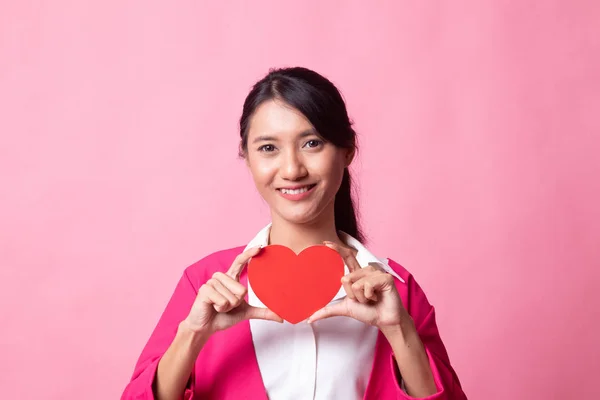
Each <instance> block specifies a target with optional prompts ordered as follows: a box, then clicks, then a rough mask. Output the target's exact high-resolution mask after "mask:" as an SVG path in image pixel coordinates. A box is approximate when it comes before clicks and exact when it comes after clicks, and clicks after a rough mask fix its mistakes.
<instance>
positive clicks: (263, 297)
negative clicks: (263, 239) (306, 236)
mask: <svg viewBox="0 0 600 400" xmlns="http://www.w3.org/2000/svg"><path fill="white" fill-rule="evenodd" d="M343 276H344V260H343V259H342V257H341V256H340V255H339V253H338V252H337V251H335V250H332V249H330V248H329V247H327V246H311V247H308V248H306V249H304V250H303V251H302V252H301V253H300V254H298V255H296V253H294V252H293V251H292V250H291V249H290V248H288V247H286V246H281V245H269V246H266V247H264V248H263V249H262V251H261V252H260V253H258V255H256V256H254V257H252V259H251V260H250V262H249V264H248V281H249V282H250V285H251V287H252V290H253V291H254V293H255V294H256V297H258V298H259V300H260V301H262V303H263V304H264V305H265V306H267V307H268V308H270V309H271V310H272V311H273V312H275V313H276V314H277V315H279V316H280V317H281V318H283V319H284V320H286V321H288V322H290V323H292V324H297V323H298V322H300V321H303V320H305V319H306V318H308V317H310V316H311V315H312V314H314V313H315V312H316V311H318V310H320V309H321V308H323V307H325V306H326V305H327V304H329V302H330V301H331V300H333V298H334V297H335V295H336V294H337V293H338V291H339V290H340V287H341V285H342V284H341V281H340V280H341V279H342V277H343Z"/></svg>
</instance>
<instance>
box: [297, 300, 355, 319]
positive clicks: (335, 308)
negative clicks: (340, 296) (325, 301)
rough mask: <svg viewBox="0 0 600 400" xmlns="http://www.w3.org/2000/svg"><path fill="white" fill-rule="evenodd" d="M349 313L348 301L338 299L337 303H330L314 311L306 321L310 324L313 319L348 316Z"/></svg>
mask: <svg viewBox="0 0 600 400" xmlns="http://www.w3.org/2000/svg"><path fill="white" fill-rule="evenodd" d="M349 316H350V313H349V312H348V303H346V302H345V301H340V302H338V303H334V304H330V305H328V306H325V307H323V308H321V309H320V310H319V311H317V312H316V313H314V314H313V315H311V316H310V317H309V318H308V321H307V322H308V323H309V324H312V323H313V322H315V321H318V320H320V319H325V318H330V317H349Z"/></svg>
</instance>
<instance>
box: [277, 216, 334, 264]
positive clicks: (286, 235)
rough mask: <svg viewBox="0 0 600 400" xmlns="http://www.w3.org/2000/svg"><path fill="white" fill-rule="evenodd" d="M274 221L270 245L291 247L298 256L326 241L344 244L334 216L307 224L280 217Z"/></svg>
mask: <svg viewBox="0 0 600 400" xmlns="http://www.w3.org/2000/svg"><path fill="white" fill-rule="evenodd" d="M272 221H273V222H272V225H271V232H270V234H269V244H279V245H283V246H286V247H289V248H290V249H292V251H294V252H295V253H296V254H298V253H300V252H301V251H302V250H304V249H306V248H307V247H310V246H314V245H319V244H323V241H326V240H327V241H330V242H334V243H338V244H343V242H342V241H341V240H340V238H339V237H338V234H337V231H336V229H335V220H334V218H333V215H332V216H331V218H321V219H320V220H318V221H315V222H312V223H306V224H294V223H290V222H288V221H285V220H283V219H282V218H279V217H278V216H277V217H276V216H273V217H272Z"/></svg>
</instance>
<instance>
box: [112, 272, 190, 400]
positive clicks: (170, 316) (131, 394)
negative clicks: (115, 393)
mask: <svg viewBox="0 0 600 400" xmlns="http://www.w3.org/2000/svg"><path fill="white" fill-rule="evenodd" d="M196 295H197V290H196V289H195V288H194V286H193V284H192V281H191V280H190V278H189V276H188V272H187V270H186V271H185V272H184V273H183V275H182V276H181V278H180V280H179V282H178V283H177V286H176V287H175V291H174V293H173V294H172V296H171V299H170V300H169V302H168V303H167V306H166V308H165V310H164V311H163V314H162V316H161V317H160V319H159V321H158V323H157V325H156V327H155V329H154V331H153V332H152V335H151V336H150V339H149V340H148V342H147V343H146V345H145V346H144V349H143V350H142V353H141V355H140V357H139V359H138V361H137V363H136V365H135V368H134V372H133V376H132V377H131V380H130V381H129V383H128V384H127V386H126V387H125V390H124V392H123V394H122V396H121V400H134V399H135V400H150V399H154V393H153V390H152V389H153V383H154V378H155V376H156V370H157V368H158V362H159V361H160V359H161V358H162V356H163V354H164V353H165V352H166V351H167V349H168V348H169V346H170V345H171V343H172V342H173V339H174V338H175V334H176V333H177V329H178V326H179V323H180V322H181V321H183V320H184V319H185V318H186V317H187V314H188V313H189V310H190V309H191V307H192V304H193V302H194V300H195V299H196ZM193 393H194V373H193V372H192V376H191V377H190V381H189V383H188V386H187V388H186V390H185V393H184V397H183V399H184V400H191V399H193Z"/></svg>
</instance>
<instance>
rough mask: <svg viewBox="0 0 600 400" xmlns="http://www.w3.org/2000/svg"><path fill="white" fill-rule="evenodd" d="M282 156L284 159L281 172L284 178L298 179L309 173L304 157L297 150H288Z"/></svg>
mask: <svg viewBox="0 0 600 400" xmlns="http://www.w3.org/2000/svg"><path fill="white" fill-rule="evenodd" d="M282 157H283V160H282V164H281V169H280V172H279V173H280V175H281V177H282V178H283V179H287V180H290V181H296V180H299V179H302V178H304V177H305V176H306V175H307V174H308V171H307V169H306V167H305V166H304V162H303V160H302V157H300V156H299V154H297V153H296V152H295V151H288V152H286V153H285V154H283V155H282Z"/></svg>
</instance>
